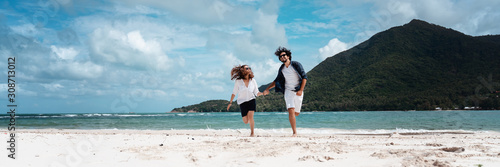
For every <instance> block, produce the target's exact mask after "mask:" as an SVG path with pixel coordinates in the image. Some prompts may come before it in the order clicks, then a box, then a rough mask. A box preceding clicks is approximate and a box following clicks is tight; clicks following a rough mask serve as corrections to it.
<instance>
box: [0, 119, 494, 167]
mask: <svg viewBox="0 0 500 167" xmlns="http://www.w3.org/2000/svg"><path fill="white" fill-rule="evenodd" d="M285 130H286V129H285ZM301 130H302V129H300V128H299V129H298V131H299V133H300V132H301ZM0 132H1V134H0V139H1V140H3V141H4V142H2V143H4V146H3V148H4V151H3V153H2V154H1V155H2V156H1V158H0V161H1V162H2V163H1V164H2V165H1V166H4V167H14V166H23V167H27V166H49V167H59V166H93V167H94V166H122V167H123V166H213V167H220V166H477V165H482V166H485V167H487V166H500V133H498V132H473V133H472V134H470V133H469V134H441V133H432V134H397V133H396V134H299V137H295V138H292V137H288V136H289V134H287V133H272V132H269V131H264V130H260V129H257V131H256V133H257V135H258V137H247V135H248V131H246V130H161V131H149V130H57V129H43V130H36V129H33V130H28V129H22V130H18V131H16V138H15V139H16V159H15V160H12V159H10V158H8V157H7V154H8V152H9V151H8V150H5V148H6V147H8V143H6V142H5V141H7V140H9V138H10V137H9V136H8V131H6V130H2V131H0Z"/></svg>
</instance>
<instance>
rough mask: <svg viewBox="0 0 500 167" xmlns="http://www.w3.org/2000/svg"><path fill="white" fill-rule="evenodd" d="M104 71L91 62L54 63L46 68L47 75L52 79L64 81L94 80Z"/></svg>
mask: <svg viewBox="0 0 500 167" xmlns="http://www.w3.org/2000/svg"><path fill="white" fill-rule="evenodd" d="M103 71H104V68H103V67H102V66H100V65H96V64H94V63H92V62H70V61H56V62H53V63H51V64H50V66H49V67H47V71H46V72H47V73H49V74H50V75H51V76H53V77H57V78H64V79H77V80H81V79H95V78H99V77H100V76H101V75H102V73H103Z"/></svg>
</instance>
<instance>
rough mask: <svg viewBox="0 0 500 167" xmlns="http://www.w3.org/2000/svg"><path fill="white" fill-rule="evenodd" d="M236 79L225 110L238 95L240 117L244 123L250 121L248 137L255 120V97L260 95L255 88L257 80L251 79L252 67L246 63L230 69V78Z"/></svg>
mask: <svg viewBox="0 0 500 167" xmlns="http://www.w3.org/2000/svg"><path fill="white" fill-rule="evenodd" d="M234 79H236V81H235V83H234V88H233V94H232V95H231V100H230V101H229V104H228V105H227V110H229V107H231V104H232V103H233V99H234V97H235V96H236V95H238V99H236V101H237V102H238V105H240V110H241V117H243V122H244V123H245V124H248V123H250V131H251V132H250V137H253V136H254V132H253V128H254V126H255V122H254V120H253V114H254V112H255V108H256V103H255V98H256V97H257V96H260V95H262V93H261V92H259V89H257V82H256V81H255V80H254V79H253V72H252V68H250V67H249V66H247V65H241V66H236V67H234V68H233V69H232V70H231V80H234Z"/></svg>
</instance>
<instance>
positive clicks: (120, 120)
mask: <svg viewBox="0 0 500 167" xmlns="http://www.w3.org/2000/svg"><path fill="white" fill-rule="evenodd" d="M9 120H10V116H8V115H5V114H2V115H0V123H1V124H2V125H5V127H7V126H8V123H9ZM255 122H256V125H255V126H256V128H258V129H267V130H269V129H286V128H290V123H289V122H288V113H285V112H265V113H262V112H259V113H256V114H255ZM297 127H298V128H307V129H318V130H321V129H340V130H351V131H352V130H388V131H394V130H398V131H404V130H410V131H411V130H429V131H432V130H474V131H500V111H491V110H490V111H373V112H302V113H301V114H300V116H298V117H297ZM16 128H17V129H49V128H51V129H136V130H171V129H176V130H177V129H179V130H181V129H216V130H217V129H248V128H249V126H248V125H247V124H243V122H242V120H241V115H240V113H227V112H225V113H140V114H139V113H137V114H135V113H134V114H116V113H108V114H20V115H19V114H18V115H16Z"/></svg>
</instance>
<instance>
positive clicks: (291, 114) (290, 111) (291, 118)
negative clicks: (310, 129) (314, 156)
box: [288, 108, 297, 137]
mask: <svg viewBox="0 0 500 167" xmlns="http://www.w3.org/2000/svg"><path fill="white" fill-rule="evenodd" d="M288 120H289V121H290V125H291V126H292V130H293V135H292V137H297V126H296V120H295V108H289V109H288Z"/></svg>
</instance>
